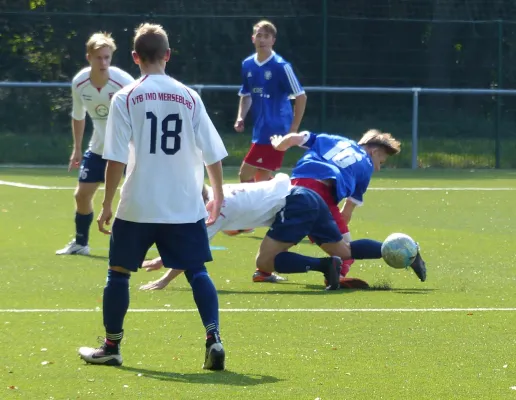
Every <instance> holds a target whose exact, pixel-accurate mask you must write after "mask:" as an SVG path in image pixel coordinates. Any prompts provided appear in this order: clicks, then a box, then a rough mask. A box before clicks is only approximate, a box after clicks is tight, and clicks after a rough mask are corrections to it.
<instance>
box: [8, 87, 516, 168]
mask: <svg viewBox="0 0 516 400" xmlns="http://www.w3.org/2000/svg"><path fill="white" fill-rule="evenodd" d="M69 87H70V83H68V82H0V89H24V88H40V89H41V88H54V89H56V88H60V89H67V88H69ZM189 87H191V88H192V89H194V90H196V91H197V92H198V93H199V94H200V95H201V96H203V95H204V97H206V95H207V94H208V93H213V92H233V94H234V93H236V92H237V91H238V89H239V86H237V85H215V84H213V85H212V84H191V85H189ZM305 90H306V91H307V92H308V93H317V94H319V95H320V98H319V100H320V101H316V107H320V110H319V111H320V112H319V121H318V124H317V125H318V126H317V127H318V128H319V129H318V130H320V131H328V130H327V129H326V126H327V122H328V121H327V116H326V111H327V110H326V108H329V107H330V105H328V101H326V97H327V96H329V95H331V94H335V93H340V94H344V93H348V94H349V93H354V94H401V95H410V96H411V99H412V101H411V113H410V115H408V114H407V113H406V114H405V115H401V116H399V115H398V116H396V118H397V119H402V120H403V122H404V123H407V124H410V140H409V142H410V147H411V159H410V166H411V168H412V169H417V168H418V167H419V166H421V165H420V162H419V157H418V154H419V153H418V149H419V142H420V139H421V134H420V108H421V105H420V102H421V98H422V97H423V98H426V97H432V96H438V95H467V96H489V98H490V99H491V103H494V105H495V107H494V110H495V112H494V115H491V117H490V118H491V120H492V122H493V127H492V135H490V138H491V140H492V141H493V142H494V167H495V168H500V167H501V166H502V162H501V160H502V151H501V150H502V136H505V137H508V136H511V137H512V136H514V132H513V131H512V130H511V132H506V133H507V134H506V135H502V132H503V131H504V129H502V124H501V120H502V107H503V100H502V98H503V97H505V96H514V95H516V90H502V89H454V88H420V87H412V88H395V87H329V86H307V87H305ZM208 110H209V111H211V109H210V107H208ZM451 112H452V113H453V112H459V110H452V111H451ZM28 117H29V116H28ZM308 128H309V129H312V130H314V131H315V130H316V129H315V127H314V126H310V127H308ZM506 130H507V129H505V131H506ZM339 133H342V134H346V133H347V132H345V131H339ZM395 134H396V136H397V135H398V134H397V133H396V132H395ZM402 136H403V135H402ZM446 137H447V136H446V135H440V136H439V138H438V139H436V140H438V141H439V140H444V139H445V138H446ZM443 150H444V151H446V148H443ZM489 150H490V149H489V148H484V149H483V151H485V152H489ZM513 158H514V157H513ZM505 167H507V166H506V165H505ZM509 167H513V166H512V164H511V165H510V166H509Z"/></svg>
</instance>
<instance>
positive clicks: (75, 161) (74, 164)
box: [68, 149, 82, 172]
mask: <svg viewBox="0 0 516 400" xmlns="http://www.w3.org/2000/svg"><path fill="white" fill-rule="evenodd" d="M81 161H82V153H81V151H80V150H75V149H74V151H73V152H72V155H71V156H70V161H69V162H68V172H70V171H71V170H72V169H74V168H79V167H80V166H81Z"/></svg>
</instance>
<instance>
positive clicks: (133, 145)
mask: <svg viewBox="0 0 516 400" xmlns="http://www.w3.org/2000/svg"><path fill="white" fill-rule="evenodd" d="M132 54H133V59H134V62H135V63H136V64H138V65H139V67H140V70H141V72H142V77H141V78H140V79H139V80H138V81H137V82H135V83H133V84H131V85H129V86H128V87H126V88H124V89H122V90H120V91H119V92H117V93H116V94H115V96H114V97H113V100H112V103H111V109H110V114H109V118H108V125H107V132H106V142H105V146H104V153H103V157H104V158H105V159H106V160H107V167H106V188H105V194H104V201H103V203H102V212H101V213H100V215H99V217H98V219H97V222H98V225H99V230H100V231H101V232H104V233H110V234H111V240H110V246H109V269H108V278H107V283H106V287H105V288H104V297H103V317H104V327H105V329H106V336H105V341H104V343H103V345H102V346H101V347H99V348H91V347H82V348H80V349H79V354H80V356H81V358H83V359H84V360H85V361H86V362H88V363H92V364H104V365H121V364H122V357H121V355H120V341H121V340H122V336H123V332H124V331H123V322H124V317H125V314H126V312H127V309H128V307H129V278H130V274H131V272H136V271H138V269H139V267H140V266H141V264H142V262H143V260H144V259H145V255H146V254H147V251H148V250H149V248H150V247H151V246H152V245H153V244H156V246H157V248H158V251H159V254H160V256H161V257H162V259H163V263H164V265H165V266H166V267H168V268H174V269H180V270H185V275H186V277H187V279H188V282H189V283H190V285H191V287H192V290H193V297H194V300H195V303H196V304H197V308H198V310H199V314H200V316H201V320H202V323H203V325H204V327H205V329H206V353H205V361H204V365H203V368H205V369H211V370H222V369H224V360H225V354H224V348H223V346H222V343H221V340H220V336H219V315H218V314H219V307H218V297H217V291H216V289H215V286H214V285H213V282H212V281H211V279H210V277H209V275H208V272H207V271H206V267H205V266H204V263H205V262H208V261H211V260H212V256H211V252H210V246H209V240H208V235H207V232H206V226H207V225H211V224H213V223H215V221H216V220H217V218H218V216H219V213H220V208H221V206H222V202H223V200H224V194H223V191H222V163H221V160H222V159H223V158H224V157H226V156H227V152H226V149H225V147H224V145H223V143H222V140H221V138H220V136H219V134H218V132H217V130H216V129H215V127H214V126H213V123H212V122H211V120H210V118H209V117H208V114H207V112H206V109H205V107H204V104H203V102H202V100H201V98H200V97H199V95H198V94H197V93H195V92H194V91H192V90H190V89H189V88H187V87H186V86H185V85H183V84H182V83H181V82H178V81H177V80H175V79H173V78H171V77H170V76H168V75H166V74H165V66H166V63H167V62H168V60H169V59H170V48H169V43H168V37H167V34H166V32H165V31H164V30H163V28H162V27H161V26H159V25H153V24H142V25H140V26H139V27H138V28H137V30H136V33H135V37H134V51H133V53H132ZM126 164H127V177H126V179H125V182H124V184H123V186H122V190H121V194H120V203H119V205H118V209H117V212H116V217H115V220H114V222H113V226H112V231H111V232H109V231H108V230H107V228H106V225H108V224H109V223H110V221H111V218H112V203H113V199H114V197H115V194H116V190H117V187H118V184H119V182H120V180H121V178H122V175H123V172H124V168H125V166H126ZM205 165H206V169H207V171H208V176H209V179H210V183H211V185H212V187H213V192H214V195H213V201H212V204H211V207H210V210H211V211H210V213H209V216H208V213H207V211H206V207H205V205H204V201H203V198H202V194H201V192H202V187H203V184H204V166H205ZM206 217H208V219H207V220H206V222H205V218H206Z"/></svg>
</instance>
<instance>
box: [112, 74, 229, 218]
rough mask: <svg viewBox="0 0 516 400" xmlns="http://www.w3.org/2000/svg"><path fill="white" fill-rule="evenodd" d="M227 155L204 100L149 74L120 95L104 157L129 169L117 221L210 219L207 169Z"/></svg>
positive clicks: (115, 101) (114, 105) (115, 100)
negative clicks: (204, 191)
mask: <svg viewBox="0 0 516 400" xmlns="http://www.w3.org/2000/svg"><path fill="white" fill-rule="evenodd" d="M226 156H227V151H226V149H225V147H224V144H223V143H222V140H221V138H220V136H219V134H218V132H217V130H216V129H215V126H214V125H213V123H212V122H211V120H210V118H209V116H208V114H207V112H206V108H205V107H204V104H203V102H202V100H201V98H200V97H199V95H198V94H197V93H196V92H195V91H193V90H191V89H189V88H187V87H186V86H185V85H184V84H182V83H181V82H179V81H177V80H175V79H173V78H171V77H169V76H167V75H145V76H143V77H141V78H140V79H139V80H138V81H136V82H135V83H133V84H131V85H129V86H127V87H125V88H124V89H122V90H120V91H119V92H117V93H116V94H115V96H114V97H113V100H112V102H111V109H110V112H109V117H108V123H107V131H106V141H105V145H104V154H103V158H104V159H106V160H113V161H118V162H121V163H124V164H127V175H126V179H125V182H124V184H123V186H122V191H121V194H120V203H119V205H118V210H117V214H116V216H117V218H120V219H123V220H126V221H132V222H145V223H173V224H180V223H194V222H197V221H199V220H200V219H203V218H205V217H206V216H207V212H206V208H205V206H204V202H203V199H202V185H203V183H204V164H206V165H211V164H214V163H216V162H217V161H220V160H222V159H223V158H224V157H226Z"/></svg>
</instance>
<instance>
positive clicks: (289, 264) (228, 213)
mask: <svg viewBox="0 0 516 400" xmlns="http://www.w3.org/2000/svg"><path fill="white" fill-rule="evenodd" d="M224 197H225V204H223V206H222V208H221V214H220V218H219V220H218V221H217V222H216V223H215V224H214V225H212V226H211V227H209V228H208V231H209V236H210V238H212V237H213V236H215V234H216V233H217V232H219V231H221V230H223V229H224V230H225V229H242V228H243V227H244V226H247V227H250V226H253V227H259V226H269V227H270V229H269V231H268V232H267V235H266V237H265V238H264V239H263V242H262V245H261V246H260V250H259V252H258V255H257V257H256V266H257V268H259V269H260V271H264V272H266V273H269V274H271V273H273V272H274V271H276V272H280V273H286V274H289V273H306V272H308V271H317V272H321V273H323V274H324V276H325V278H326V280H327V282H328V286H327V289H328V290H335V289H338V288H339V287H340V284H341V283H340V282H339V276H340V267H341V264H342V261H343V260H348V259H351V258H355V259H380V258H382V255H381V247H382V242H378V241H375V240H370V239H361V240H355V241H352V242H351V243H348V242H347V241H345V240H344V239H343V238H342V234H341V233H340V230H339V228H338V226H337V223H336V222H335V220H334V219H333V216H332V215H331V213H330V211H329V208H328V206H327V205H326V203H325V202H324V200H323V199H322V198H321V197H320V196H319V195H318V194H317V193H315V192H314V191H312V190H311V189H308V188H304V187H292V186H290V185H289V177H288V176H287V175H286V174H281V173H280V174H277V175H276V176H275V178H274V179H273V180H271V181H266V182H258V183H241V184H235V185H224ZM207 207H208V209H209V208H210V203H208V205H207ZM305 236H310V237H312V238H313V239H314V241H316V243H317V244H319V245H320V247H321V248H322V249H323V250H324V251H325V252H326V253H327V254H328V255H329V256H330V257H322V258H315V257H307V256H304V255H301V254H297V253H292V252H288V249H289V248H290V247H292V246H293V245H295V244H297V243H299V242H300V241H301V240H302V239H303V238H304V237H305ZM161 265H162V263H161V259H160V258H156V259H154V260H152V261H150V262H146V263H144V264H143V267H144V268H147V270H151V271H152V270H156V269H159V268H161ZM181 272H182V271H177V270H171V271H168V272H166V273H165V274H164V275H163V276H162V277H161V278H160V279H158V280H157V281H154V282H150V283H149V284H147V285H143V286H142V287H140V289H142V290H158V289H163V288H164V287H166V286H167V285H168V284H169V283H170V281H172V280H173V279H174V278H175V277H176V276H178V275H179V274H181Z"/></svg>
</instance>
